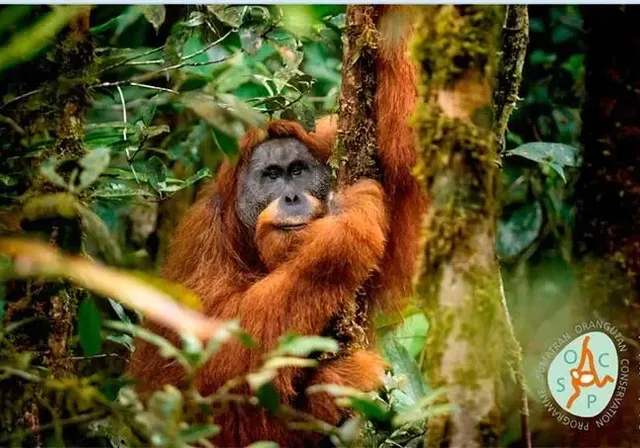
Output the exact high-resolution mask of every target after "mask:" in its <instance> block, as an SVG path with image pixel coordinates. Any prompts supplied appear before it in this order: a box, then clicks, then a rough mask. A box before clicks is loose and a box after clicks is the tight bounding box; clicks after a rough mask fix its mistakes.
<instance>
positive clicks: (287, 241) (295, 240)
mask: <svg viewBox="0 0 640 448" xmlns="http://www.w3.org/2000/svg"><path fill="white" fill-rule="evenodd" d="M255 242H256V246H257V247H258V253H259V254H260V259H261V260H262V262H263V263H264V264H265V266H266V267H267V269H268V270H269V271H273V270H274V269H275V268H277V267H278V266H280V265H281V264H282V263H285V262H286V261H287V260H290V259H291V258H292V256H293V255H294V254H295V253H296V252H297V251H298V248H299V247H300V243H301V242H302V238H301V235H300V231H297V230H281V229H278V228H277V227H274V226H272V225H269V224H264V225H260V223H258V227H257V229H256V239H255Z"/></svg>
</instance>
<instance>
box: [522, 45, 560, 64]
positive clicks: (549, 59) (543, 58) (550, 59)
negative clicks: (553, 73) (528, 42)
mask: <svg viewBox="0 0 640 448" xmlns="http://www.w3.org/2000/svg"><path fill="white" fill-rule="evenodd" d="M557 58H558V55H556V54H554V53H547V52H545V51H544V50H540V49H537V50H534V51H532V52H531V54H530V55H529V62H530V63H531V65H551V64H553V63H554V62H555V61H556V59H557Z"/></svg>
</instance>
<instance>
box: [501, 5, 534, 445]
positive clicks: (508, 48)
mask: <svg viewBox="0 0 640 448" xmlns="http://www.w3.org/2000/svg"><path fill="white" fill-rule="evenodd" d="M528 43H529V13H528V10H527V6H526V5H507V12H506V17H505V22H504V26H503V28H502V55H501V58H500V66H499V67H500V68H499V70H498V75H497V80H496V89H495V91H494V94H493V102H494V108H495V109H494V117H495V118H494V122H493V135H494V138H495V139H496V142H497V145H498V151H499V152H500V154H502V153H504V149H505V136H504V135H505V132H506V130H507V124H508V123H509V117H510V116H511V113H512V112H513V110H514V109H515V107H516V102H517V101H518V92H519V90H520V82H521V80H522V67H523V66H524V60H525V56H526V54H527V44H528ZM498 278H499V281H500V296H501V297H500V299H501V303H502V307H503V309H504V314H505V321H506V323H505V324H506V326H507V331H508V333H509V339H510V341H509V345H510V346H511V350H510V351H511V354H510V358H512V359H511V361H512V363H511V364H512V365H511V369H512V370H513V372H514V374H515V379H516V383H517V386H518V392H519V393H520V422H521V426H522V446H523V447H525V448H531V430H530V425H529V401H528V397H527V387H526V381H525V376H524V372H523V370H522V347H521V346H520V343H519V342H518V338H517V337H516V333H515V330H514V328H513V322H512V320H511V316H510V314H509V309H508V306H507V300H506V297H505V294H504V286H503V283H502V273H500V272H498Z"/></svg>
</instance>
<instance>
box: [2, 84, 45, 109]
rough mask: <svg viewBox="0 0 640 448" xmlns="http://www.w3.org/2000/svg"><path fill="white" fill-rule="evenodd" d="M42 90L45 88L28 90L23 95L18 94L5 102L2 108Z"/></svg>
mask: <svg viewBox="0 0 640 448" xmlns="http://www.w3.org/2000/svg"><path fill="white" fill-rule="evenodd" d="M42 90H43V89H36V90H32V91H30V92H27V93H23V94H22V95H18V96H17V97H15V98H12V99H10V100H9V101H7V102H6V103H4V104H3V105H2V106H0V109H4V108H5V107H6V106H8V105H9V104H11V103H15V102H16V101H20V100H21V99H24V98H27V97H29V96H31V95H35V94H36V93H40V92H42Z"/></svg>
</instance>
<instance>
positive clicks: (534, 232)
mask: <svg viewBox="0 0 640 448" xmlns="http://www.w3.org/2000/svg"><path fill="white" fill-rule="evenodd" d="M0 8H1V9H0V12H1V13H0V80H2V83H1V84H0V136H2V139H0V146H1V151H2V163H1V164H0V233H2V234H3V235H4V234H12V233H15V232H16V231H17V230H18V228H19V227H20V226H22V228H23V229H26V230H28V231H29V236H32V237H36V238H40V239H44V240H48V241H53V242H56V243H58V245H59V246H61V248H62V249H63V250H64V252H65V253H72V254H81V255H83V256H85V257H86V258H88V260H87V259H85V260H83V263H78V260H77V259H76V258H70V257H67V256H66V255H61V254H57V256H59V257H60V258H58V259H57V261H58V262H59V263H60V264H58V265H54V264H48V265H47V263H48V262H47V263H44V264H43V263H40V264H38V263H37V260H38V256H41V257H42V256H46V255H48V252H46V251H45V250H43V249H41V248H38V247H37V246H29V247H28V248H27V249H25V251H23V252H21V253H22V257H17V258H16V252H15V251H14V252H11V254H12V260H11V259H9V258H8V257H5V256H0V273H1V274H2V281H1V282H0V389H2V390H3V391H2V392H0V400H11V402H15V403H16V405H15V406H14V407H11V408H10V407H9V406H4V402H3V403H2V405H0V409H2V411H0V428H2V430H1V431H0V445H3V446H4V445H6V444H14V445H19V444H21V443H24V444H30V443H31V442H34V441H39V442H40V443H44V444H45V445H56V446H58V445H63V444H71V445H76V446H78V445H87V444H89V445H95V446H118V447H120V446H125V445H124V444H125V442H123V441H122V440H124V441H126V444H127V445H128V446H136V445H145V446H148V445H156V446H168V445H171V446H174V445H179V446H185V445H194V444H197V443H201V444H203V445H206V438H207V437H210V436H211V435H213V434H215V433H216V431H218V430H219V428H217V427H216V426H215V425H214V424H213V423H212V422H211V419H210V418H209V419H208V420H207V419H206V418H205V419H204V422H203V421H202V419H199V420H198V418H197V417H198V412H200V411H201V409H203V408H204V409H210V408H211V407H213V406H214V405H216V404H220V403H221V402H224V401H225V400H230V399H232V398H233V399H235V398H237V397H233V396H232V395H231V394H230V393H229V392H227V391H224V390H223V391H220V393H218V394H215V395H213V396H211V397H201V396H199V395H198V394H197V393H196V392H195V389H193V387H191V388H187V389H184V390H179V389H176V388H172V387H167V388H165V389H163V390H160V391H156V393H155V394H153V395H152V396H151V397H149V399H142V397H138V396H137V395H136V394H135V392H134V391H133V389H132V388H131V387H130V380H129V379H127V378H125V377H123V376H122V375H121V373H122V369H123V366H124V359H126V357H127V356H128V354H129V353H130V351H131V350H132V347H133V345H132V340H133V337H134V336H138V337H142V338H145V339H147V340H149V341H151V342H153V343H154V344H157V345H158V346H160V347H161V348H162V350H163V352H164V354H165V356H166V357H167V358H170V359H176V360H178V362H179V363H180V364H181V365H182V366H183V367H184V368H185V370H186V371H187V372H190V373H191V374H192V373H193V372H194V371H195V370H196V369H197V368H198V367H199V366H201V365H202V363H203V362H205V361H206V359H208V358H209V357H210V356H211V355H212V354H213V353H214V352H215V350H217V349H218V347H219V344H220V343H221V342H222V341H221V340H220V339H219V338H220V337H222V336H221V334H218V333H216V335H212V334H211V328H208V329H205V330H203V331H205V332H206V331H209V333H207V334H206V336H205V337H202V333H200V334H199V336H201V337H198V336H196V335H194V334H193V333H194V331H193V330H194V329H195V327H193V326H191V328H190V329H191V330H192V331H191V332H189V331H186V329H188V328H189V325H184V326H183V327H181V329H180V330H181V334H182V341H181V342H182V344H179V345H178V346H176V345H174V344H172V343H171V342H169V341H166V340H164V339H162V338H159V337H158V336H157V335H154V334H152V333H149V332H145V330H143V329H142V328H141V327H139V326H138V323H139V318H140V315H139V314H138V312H136V311H134V310H133V309H134V308H137V309H140V308H141V305H142V309H143V311H144V312H145V313H146V314H147V316H149V315H151V316H153V313H154V310H155V313H156V316H155V317H157V315H160V316H165V317H167V316H168V318H169V320H170V321H177V320H178V319H176V318H175V316H176V315H175V310H176V308H175V306H176V302H178V303H181V304H183V305H185V306H186V307H187V308H195V309H197V308H198V300H197V298H195V297H193V296H192V295H189V293H188V292H186V291H184V290H182V289H181V288H179V287H177V286H176V285H171V284H167V283H166V282H163V281H160V280H158V279H157V278H155V276H154V274H155V272H156V271H157V267H158V266H159V265H160V264H161V263H162V260H163V258H164V256H165V253H166V251H167V250H168V249H167V242H168V236H169V234H170V232H171V230H172V228H173V227H174V226H175V225H176V222H177V220H178V219H179V217H180V215H181V213H183V212H184V210H185V208H186V207H188V206H189V205H190V204H191V203H192V201H193V200H194V198H195V194H196V192H197V190H198V188H199V187H200V185H201V184H202V183H203V181H205V180H207V179H210V178H212V177H215V173H216V171H217V169H218V167H219V165H220V163H221V161H222V160H223V158H225V157H231V158H233V157H234V156H235V155H236V152H237V147H236V139H237V138H238V137H239V136H240V135H242V134H243V133H244V131H245V129H246V128H247V126H250V125H253V124H256V123H260V122H262V121H263V120H265V119H266V118H270V117H281V118H288V119H296V120H298V121H300V122H301V123H303V124H304V125H305V126H307V127H308V128H312V127H313V122H314V119H315V117H317V116H320V115H324V114H327V113H330V112H334V111H335V110H336V108H337V99H338V94H339V89H340V81H341V75H340V73H341V68H342V67H341V60H342V54H341V51H342V49H341V40H340V38H341V32H342V30H343V28H344V7H343V6H322V5H314V6H293V5H292V6H286V7H285V6H282V7H279V6H268V7H265V6H257V5H252V6H242V5H232V6H224V5H206V6H204V5H202V6H188V5H183V6H166V7H165V6H162V5H148V6H124V5H101V6H95V7H93V8H92V9H91V13H90V19H89V24H90V30H89V32H88V34H86V35H85V36H83V37H81V38H80V39H79V40H77V39H76V37H74V35H69V34H68V33H67V31H66V28H65V27H66V26H67V25H68V24H70V23H73V22H74V20H76V18H77V14H78V13H79V12H81V11H82V8H80V9H78V8H76V7H48V6H43V5H39V6H38V5H20V6H18V5H15V6H3V7H0ZM530 13H531V43H530V46H529V54H528V57H527V62H526V66H525V70H524V76H523V87H522V90H521V95H522V97H523V99H522V101H520V102H519V103H518V109H517V110H516V112H515V113H514V115H513V117H512V120H511V122H510V124H509V133H508V135H507V151H508V153H509V154H512V155H513V156H509V157H505V158H504V160H503V171H502V174H501V176H502V187H503V188H502V192H503V195H502V199H503V203H502V206H503V213H502V217H501V220H500V223H499V229H498V239H497V249H498V252H499V254H500V257H501V261H502V262H503V268H504V273H505V283H506V290H507V297H508V299H509V301H510V306H513V309H514V310H515V317H516V318H518V316H524V317H523V318H522V321H523V322H521V325H516V327H518V328H521V329H524V330H522V331H524V332H526V331H527V329H528V328H530V327H535V325H534V323H532V322H527V318H528V317H529V316H530V315H531V309H530V308H527V307H526V306H525V305H526V304H527V303H531V302H532V301H533V299H536V300H537V298H538V297H535V298H532V297H530V295H527V294H524V293H522V290H521V289H520V288H519V287H518V288H517V287H516V286H518V284H519V282H521V281H522V278H523V277H522V276H523V274H522V273H523V272H525V274H524V275H525V276H527V277H528V281H527V284H530V285H532V286H531V288H530V290H542V291H551V293H550V294H548V296H545V297H544V298H542V299H541V300H540V301H538V302H536V303H539V304H540V303H541V305H539V306H538V308H536V311H537V312H538V313H539V315H540V316H545V315H548V313H549V312H551V311H550V310H554V309H556V308H557V301H556V300H560V299H561V297H562V296H563V293H562V291H563V289H562V286H563V285H564V283H563V282H564V281H565V280H566V279H565V278H563V276H564V274H565V273H566V260H567V259H568V257H569V253H570V246H569V241H570V236H571V227H572V214H573V204H572V202H571V198H570V195H569V192H570V189H571V186H572V183H573V180H574V178H575V176H574V174H575V171H576V170H575V169H574V168H573V167H574V166H575V165H576V164H577V162H578V161H579V160H578V159H579V158H578V157H577V156H576V153H575V151H574V150H573V149H572V148H576V147H577V146H578V141H577V139H578V133H579V127H580V121H579V114H578V108H579V106H580V100H581V98H582V94H583V92H582V89H583V84H582V78H583V75H584V73H583V72H584V68H583V59H584V48H583V44H582V35H581V34H582V30H581V26H582V25H581V19H580V14H579V12H578V10H577V8H576V7H575V6H557V7H552V8H536V7H532V8H530ZM78 41H79V42H81V43H85V44H86V43H87V42H88V45H86V46H83V45H81V44H78ZM74 63H78V64H79V65H80V67H76V66H75V65H74ZM69 98H71V99H73V101H69ZM69 102H72V103H74V104H75V105H77V106H78V110H79V111H80V114H78V115H75V116H74V115H73V114H69V113H68V112H69V111H66V112H65V108H64V105H65V104H68V103H69ZM77 117H79V119H80V125H79V128H80V130H79V132H78V133H77V135H76V137H77V141H79V142H80V144H81V145H80V148H81V151H76V150H75V149H74V146H73V145H64V144H61V141H62V140H65V139H66V138H67V137H65V139H61V138H60V137H61V136H62V135H63V134H65V133H66V134H65V135H67V134H70V135H72V134H73V132H68V131H69V129H67V128H65V124H69V123H71V122H72V121H73V120H72V119H74V120H75V119H76V118H77ZM71 130H72V131H73V129H71ZM65 141H66V140H65ZM62 143H64V142H62ZM531 145H534V146H531ZM566 151H570V154H571V159H570V160H569V159H566V158H564V159H563V158H562V157H563V154H566ZM2 252H3V253H9V252H10V251H7V250H6V248H3V250H2ZM97 263H104V264H106V265H108V266H110V268H105V267H104V266H102V265H99V264H97ZM38 267H39V268H42V269H40V270H37V269H35V268H38ZM44 268H47V269H44ZM53 268H56V269H53ZM554 274H555V276H556V277H554ZM97 285H99V286H100V287H97ZM132 285H134V286H136V287H140V288H143V290H144V291H145V294H143V295H139V294H132V292H134V291H136V292H139V291H140V290H137V289H130V288H131V286H132ZM554 287H555V289H554ZM105 288H106V289H105ZM89 291H93V292H92V293H90V292H89ZM531 294H533V293H531ZM50 297H59V298H61V299H62V300H63V303H64V304H65V307H63V311H64V312H66V311H65V310H68V309H76V308H77V314H74V313H69V314H64V312H63V313H62V314H61V315H62V316H63V317H64V316H67V317H65V318H64V319H60V322H61V323H62V324H64V325H62V327H61V328H54V327H49V326H48V325H43V324H44V323H47V322H49V320H50V319H51V316H53V315H55V313H56V312H58V310H57V309H56V308H55V307H54V306H53V305H52V304H50V303H49V302H50V300H49V299H50ZM141 297H142V298H144V301H141V300H140V299H141ZM172 298H173V300H172ZM136 299H138V300H137V301H136ZM165 300H166V301H165ZM143 302H144V303H143ZM144 304H146V308H145V306H144ZM122 305H125V306H126V307H127V308H123V306H122ZM163 306H166V307H167V308H163ZM181 309H183V308H181ZM187 311H193V310H187ZM149 313H151V314H149ZM545 313H546V314H545ZM186 314H188V315H191V316H192V314H190V313H188V312H187V313H186ZM65 319H66V320H65ZM536 319H537V320H540V317H539V316H538V314H536ZM529 320H532V319H529ZM65 322H66V323H65ZM184 322H185V321H183V324H184ZM189 322H190V323H191V322H193V321H189ZM224 325H225V326H224V329H225V331H223V332H222V333H224V338H226V337H240V338H241V339H242V340H244V341H245V342H246V343H247V344H249V343H250V341H248V340H247V338H246V336H245V335H243V334H242V333H241V332H240V331H239V330H238V329H237V326H236V325H235V323H224ZM428 329H429V324H428V322H427V319H426V318H425V316H424V315H423V314H421V313H417V312H415V310H413V312H412V313H409V314H407V316H406V318H405V321H404V323H403V324H402V325H401V326H400V327H399V328H398V329H397V330H395V331H393V332H390V333H389V332H386V333H385V336H384V337H382V338H380V346H381V349H382V350H381V351H382V352H383V354H384V355H385V357H386V358H387V360H388V361H389V363H390V366H391V372H390V373H389V374H388V376H387V381H386V384H385V387H384V388H383V390H382V391H381V392H380V394H379V395H378V396H376V397H370V396H364V395H362V394H360V393H356V392H355V391H352V390H345V389H340V388H331V387H329V388H328V389H324V390H325V391H329V392H330V393H332V394H334V395H336V396H337V399H338V400H341V402H342V403H344V404H345V405H346V406H348V407H351V408H353V409H355V411H356V412H355V413H354V417H353V418H352V419H349V420H347V421H346V422H345V423H344V424H343V425H342V426H341V427H339V428H333V427H327V426H326V425H323V424H321V423H319V422H315V421H312V420H309V418H308V416H302V415H299V414H295V413H292V412H291V411H290V410H287V409H284V408H282V407H281V406H280V404H279V403H278V397H277V395H274V393H273V390H272V389H270V387H269V380H270V379H271V378H273V375H274V372H275V371H276V369H278V368H281V367H283V366H287V365H292V364H294V365H305V366H311V365H312V364H313V363H314V360H313V358H310V357H309V356H308V355H309V354H310V353H311V352H312V351H315V352H317V351H332V349H333V347H334V346H333V342H332V341H331V340H327V339H320V338H299V337H295V336H290V337H288V338H284V339H283V340H282V342H281V344H280V346H279V347H278V348H277V349H276V350H275V351H274V352H273V353H272V355H271V356H269V357H268V358H267V359H265V363H264V365H263V367H262V368H261V369H259V370H258V371H256V372H252V373H251V374H249V375H247V376H246V377H245V378H241V379H238V380H237V381H240V382H244V381H246V382H248V383H249V384H250V385H251V386H252V387H253V392H254V393H253V394H252V395H248V396H244V397H242V399H243V400H246V401H247V402H249V403H251V404H253V405H260V406H266V407H267V408H269V409H273V410H275V409H280V411H281V412H282V414H283V416H284V418H286V419H290V420H291V421H292V422H299V423H303V424H306V425H308V426H309V427H310V428H311V429H313V430H317V431H321V432H325V433H327V434H329V435H330V437H332V440H334V441H335V442H337V443H341V444H349V443H351V444H353V443H355V441H356V440H359V438H360V437H361V434H360V429H361V428H362V427H363V426H364V428H365V431H364V436H363V437H365V441H366V444H367V446H381V447H391V446H398V445H401V446H405V445H406V446H416V445H417V444H418V443H420V441H421V440H422V436H423V432H424V419H425V418H426V417H429V416H431V415H436V414H438V413H441V412H449V409H448V408H447V407H446V406H441V405H434V402H435V401H436V400H437V399H438V397H439V396H440V395H439V394H440V393H441V391H432V390H431V388H430V387H429V385H428V384H426V383H425V380H424V379H423V377H422V375H421V374H420V373H419V372H420V371H421V370H422V365H423V363H424V362H425V358H426V357H427V356H428V354H426V353H424V350H423V347H424V345H425V344H424V341H425V338H426V335H427V332H428ZM196 333H197V332H196ZM381 333H382V331H381ZM51 335H53V336H56V337H57V336H58V335H61V336H62V338H61V340H62V341H63V342H65V343H64V344H62V345H61V344H60V343H59V342H60V341H59V340H56V337H51ZM56 347H63V351H62V353H61V354H60V355H59V356H58V357H56V356H47V355H46V354H47V353H50V352H51V350H52V349H54V348H56ZM72 372H75V373H74V374H72ZM12 391H13V392H12ZM11 393H15V394H16V395H11ZM23 398H24V400H23ZM23 402H24V403H27V404H29V403H36V404H37V405H38V406H39V407H40V408H42V409H45V410H46V411H44V413H43V414H42V415H41V421H40V424H41V426H40V427H39V428H37V427H34V426H29V425H28V424H25V425H23V427H22V428H21V429H20V430H16V429H15V428H11V429H10V430H11V431H13V432H9V430H5V428H4V427H3V424H6V423H7V421H8V420H9V416H11V415H12V414H11V412H13V411H14V410H16V411H17V412H22V411H20V410H19V409H18V406H19V403H23ZM14 408H15V409H14ZM27 414H28V413H27ZM20 417H24V415H21V416H20ZM209 417H210V416H209ZM121 439H122V440H121Z"/></svg>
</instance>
